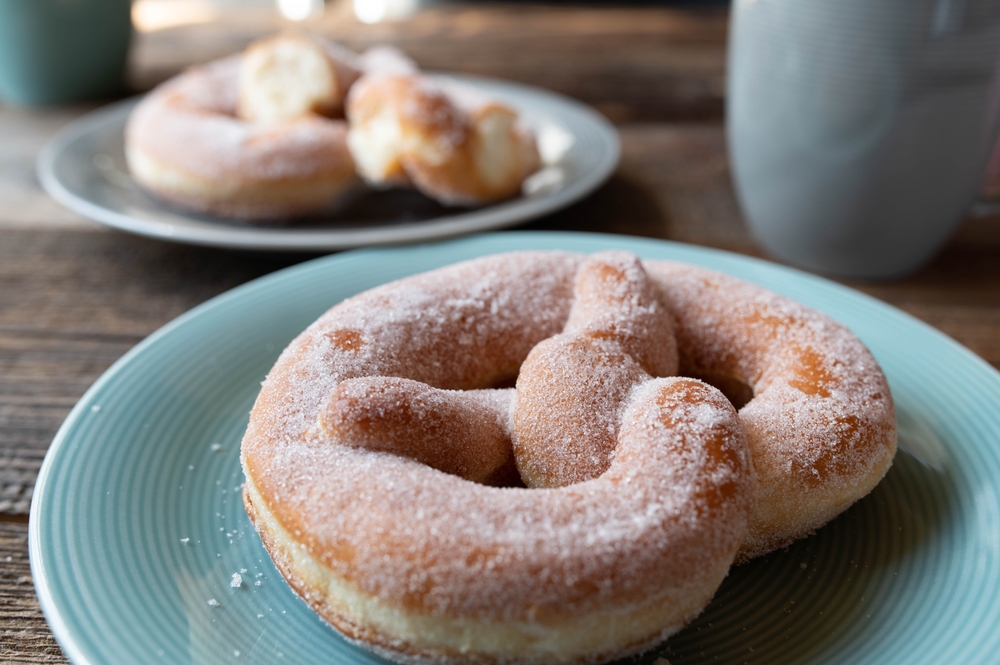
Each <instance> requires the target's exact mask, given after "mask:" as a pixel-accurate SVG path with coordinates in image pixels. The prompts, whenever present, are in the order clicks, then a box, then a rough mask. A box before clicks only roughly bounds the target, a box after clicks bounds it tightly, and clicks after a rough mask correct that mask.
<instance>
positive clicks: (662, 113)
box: [0, 3, 1000, 663]
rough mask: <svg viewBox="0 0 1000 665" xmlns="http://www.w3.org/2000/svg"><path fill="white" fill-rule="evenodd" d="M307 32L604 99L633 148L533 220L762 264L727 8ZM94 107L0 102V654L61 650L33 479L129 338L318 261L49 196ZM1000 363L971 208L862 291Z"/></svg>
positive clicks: (538, 10)
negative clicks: (957, 225)
mask: <svg viewBox="0 0 1000 665" xmlns="http://www.w3.org/2000/svg"><path fill="white" fill-rule="evenodd" d="M335 7H336V9H335V10H334V11H333V12H332V13H331V14H329V15H328V16H326V17H324V18H323V19H322V20H320V21H318V22H315V23H314V24H312V25H311V27H312V28H313V29H316V30H318V31H319V32H322V33H324V34H327V35H330V36H333V37H337V38H339V39H342V40H343V41H345V42H346V43H347V44H348V45H350V46H352V47H355V48H360V47H363V46H365V45H368V44H372V43H379V42H391V43H395V44H397V45H399V46H401V47H402V48H404V49H406V50H407V51H408V52H409V53H411V54H412V55H413V56H414V57H415V58H416V59H417V60H418V61H419V62H420V64H422V65H423V66H425V67H427V68H433V69H449V70H458V71H461V72H465V73H471V74H479V75H486V76H497V77H504V78H509V79H513V80H517V81H523V82H526V83H531V84H535V85H540V86H544V87H547V88H551V89H553V90H557V91H559V92H562V93H565V94H567V95H570V96H573V97H576V98H577V99H580V100H582V101H584V102H587V103H590V104H592V105H594V106H595V107H596V108H598V109H599V110H600V111H601V112H603V113H604V114H605V115H607V116H608V117H609V118H611V119H612V120H613V121H614V122H615V123H616V124H617V126H618V129H619V131H620V133H621V137H622V141H623V146H624V154H623V158H622V163H621V167H620V168H619V170H618V172H617V173H616V174H615V176H614V177H613V178H612V179H611V180H610V181H609V182H608V183H607V184H606V185H605V186H604V187H603V188H601V189H600V190H599V191H598V192H597V193H595V194H594V195H593V196H591V197H589V198H588V199H586V200H585V201H583V202H581V203H579V204H577V205H575V206H573V207H572V208H570V209H568V210H565V211H563V212H560V213H557V214H554V215H551V216H549V217H547V218H544V219H542V220H538V221H536V222H532V223H530V224H526V225H525V226H524V227H522V228H529V229H566V230H586V231H604V232H611V233H622V234H630V235H641V236H649V237H655V238H667V239H670V240H678V241H683V242H690V243H696V244H699V245H705V246H709V247H716V248H721V249H726V250H730V251H735V252H740V253H744V254H750V255H757V256H760V255H762V253H761V252H760V250H759V249H758V248H757V247H756V246H755V244H754V242H753V240H752V238H751V237H750V236H749V234H748V233H747V231H746V229H745V227H744V224H743V220H742V219H741V215H740V211H739V209H738V207H737V204H736V201H735V199H734V196H733V191H732V186H731V183H730V179H729V171H728V163H727V158H726V150H725V141H724V134H723V130H722V113H723V92H724V61H725V39H726V27H727V15H726V13H725V12H724V11H723V10H720V9H712V8H708V9H706V8H700V9H665V8H655V7H640V8H630V9H608V8H599V7H595V6H593V5H585V6H583V7H572V6H568V5H559V6H557V7H547V8H545V7H528V6H526V5H513V6H506V7H505V6H495V5H482V4H479V5H474V6H473V7H471V8H470V7H465V6H461V5H452V4H446V5H432V6H431V7H430V8H428V9H425V10H423V11H421V12H420V13H418V14H417V15H416V16H414V17H413V18H412V19H411V20H409V21H407V22H404V23H392V24H380V25H375V26H363V25H361V24H359V23H357V22H355V21H354V20H353V19H352V18H351V17H350V16H349V15H348V14H347V13H346V11H345V10H344V9H343V8H344V7H346V4H345V3H341V4H340V5H335ZM280 26H281V21H280V20H278V19H277V18H276V17H274V16H271V15H262V14H252V15H247V14H242V15H238V16H235V15H234V16H224V17H223V18H222V19H220V20H219V21H216V22H213V23H208V24H201V25H193V26H187V27H181V28H174V29H170V30H164V31H159V32H153V33H148V34H141V35H139V36H138V38H137V43H136V47H135V49H134V53H133V56H134V57H133V67H132V75H131V79H132V81H133V85H134V87H135V88H136V89H140V90H141V89H146V88H148V87H149V86H151V85H153V84H155V83H157V82H159V81H161V80H163V79H164V78H166V77H168V76H170V75H173V74H174V73H176V72H177V71H178V70H180V69H181V68H182V67H184V66H186V65H188V64H192V63H195V62H199V61H204V60H207V59H209V58H212V57H216V56H219V55H223V54H225V53H229V52H232V51H236V50H238V49H240V48H241V47H242V46H243V45H245V44H246V43H247V42H249V41H250V40H252V39H254V38H256V37H258V36H260V35H263V34H266V33H268V32H270V31H272V30H274V29H275V28H278V27H280ZM92 108H94V105H81V106H71V107H58V108H47V109H33V110H24V109H15V108H9V107H3V106H0V660H2V661H3V662H20V663H41V662H63V661H64V658H63V656H62V653H61V652H60V650H59V647H58V645H57V644H56V643H55V641H54V639H53V638H52V636H51V633H49V631H48V628H47V626H46V624H45V621H44V619H43V617H42V615H41V613H40V611H39V609H38V602H37V599H36V597H35V593H34V588H33V586H32V580H31V574H30V571H29V567H28V548H27V531H28V508H29V503H30V501H31V492H32V486H33V484H34V481H35V477H36V474H37V473H38V469H39V466H40V465H41V462H42V458H43V456H44V454H45V451H46V449H47V447H48V445H49V443H50V441H51V440H52V437H53V435H54V434H55V432H56V430H57V428H58V427H59V424H60V423H61V422H62V420H63V419H64V418H65V417H66V415H67V414H68V413H69V410H70V408H71V407H72V406H73V404H74V403H75V402H76V401H77V400H78V399H79V398H80V396H81V395H82V394H83V392H84V391H85V390H86V389H87V387H88V386H90V384H91V383H92V382H93V381H94V380H95V379H97V377H98V376H100V374H101V373H102V372H103V371H104V370H105V369H107V367H108V366H109V365H110V364H111V363H112V362H114V361H115V360H116V359H117V358H118V357H120V356H121V355H122V354H123V353H125V352H126V351H127V350H128V349H129V348H131V347H132V346H133V345H135V344H136V343H137V342H139V341H140V340H141V339H143V338H144V337H145V336H146V335H148V334H150V333H151V332H153V331H154V330H156V329H157V328H159V327H160V326H162V325H163V324H165V323H166V322H168V321H170V320H171V319H173V318H174V317H176V316H178V315H179V314H181V313H183V312H185V311H187V310H188V309H190V308H191V307H193V306H195V305H197V304H198V303H201V302H203V301H205V300H207V299H208V298H211V297H213V296H215V295H217V294H219V293H221V292H223V291H225V290H227V289H230V288H232V287H234V286H237V285H239V284H242V283H244V282H246V281H248V280H251V279H254V278H256V277H259V276H261V275H265V274H267V273H269V272H272V271H274V270H277V269H279V268H283V267H285V266H288V265H291V264H293V263H296V262H298V261H301V260H303V259H304V258H307V257H302V256H273V255H266V254H248V253H241V252H229V251H222V250H216V249H206V248H200V247H191V246H185V245H175V244H170V243H166V242H160V241H156V240H150V239H146V238H141V237H136V236H130V235H126V234H124V233H120V232H117V231H111V230H108V229H105V228H103V227H99V226H97V225H95V224H93V223H90V222H88V221H87V220H84V219H82V218H80V217H78V216H77V215H75V214H73V213H70V212H69V211H67V210H65V209H63V208H61V207H60V206H59V205H58V204H56V203H55V202H54V201H52V200H51V199H49V198H48V197H47V196H46V195H45V194H44V193H43V192H42V191H41V189H40V188H39V185H38V183H37V181H36V179H35V176H34V160H35V156H36V155H37V153H38V151H39V149H40V148H41V147H42V145H44V143H45V142H46V141H47V140H48V139H49V138H50V137H51V136H52V135H53V134H54V133H55V132H56V130H58V129H59V128H60V127H61V126H62V125H64V124H65V123H66V122H68V121H70V120H72V119H73V118H76V117H78V116H79V115H81V114H82V113H84V112H86V111H88V110H91V109H92ZM849 285H850V286H853V287H855V288H858V289H860V290H862V291H865V292H867V293H869V294H871V295H873V296H875V297H877V298H880V299H882V300H884V301H886V302H888V303H890V304H892V305H895V306H896V307H899V308H901V309H903V310H905V311H907V312H909V313H911V314H913V315H914V316H916V317H918V318H920V319H922V320H924V321H926V322H927V323H929V324H931V325H932V326H935V327H937V328H938V329H940V330H941V331H943V332H945V333H946V334H948V335H950V336H952V337H954V338H955V339H957V340H958V341H959V342H961V343H962V344H964V345H966V346H968V347H969V348H971V349H972V350H973V351H974V352H976V353H977V354H979V355H980V356H982V357H983V358H985V359H986V360H987V361H988V362H989V363H991V364H992V365H993V366H994V367H1000V219H997V218H994V219H979V220H969V221H967V222H966V223H964V225H963V226H962V227H961V229H960V230H959V231H958V232H957V233H956V234H955V236H954V237H953V238H952V239H951V241H950V242H949V243H948V245H947V246H946V247H945V248H944V250H943V251H942V252H941V253H940V254H939V255H938V256H937V258H936V259H935V260H934V261H933V262H932V263H931V264H930V265H928V266H926V267H925V268H924V269H923V270H921V271H919V272H918V273H916V274H914V275H912V276H910V277H908V278H906V279H901V280H896V281H889V282H880V283H854V282H850V283H849Z"/></svg>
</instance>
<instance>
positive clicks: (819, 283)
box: [28, 231, 1000, 665]
mask: <svg viewBox="0 0 1000 665" xmlns="http://www.w3.org/2000/svg"><path fill="white" fill-rule="evenodd" d="M491 238H505V239H508V240H512V241H513V242H514V243H517V244H521V245H524V247H522V249H525V250H530V249H533V245H536V244H538V243H540V242H541V243H544V242H546V241H548V240H553V241H554V240H557V239H560V240H562V239H567V238H570V239H580V240H581V241H583V242H600V241H601V240H602V239H603V240H605V241H607V242H610V243H615V242H622V241H624V242H626V243H629V244H632V245H634V246H636V247H640V248H650V249H653V248H655V247H657V246H665V247H667V248H668V249H669V250H670V251H677V252H680V253H687V254H689V256H688V257H685V258H683V259H670V260H678V261H689V260H690V261H692V262H694V261H696V260H697V259H699V258H707V257H711V258H721V259H722V260H724V261H733V262H735V263H736V264H740V263H743V264H745V265H747V266H748V267H750V268H753V269H760V268H762V269H765V270H767V271H772V270H777V273H778V274H785V275H788V276H790V277H793V278H795V279H797V280H804V281H805V282H806V283H807V284H808V285H809V286H811V287H817V288H821V289H828V290H829V291H830V292H833V293H836V294H837V295H838V296H846V297H849V298H852V299H860V300H861V301H863V302H865V303H866V304H867V305H869V306H873V307H875V308H878V309H882V310H883V311H885V312H887V313H890V314H892V315H893V316H900V317H902V319H903V320H904V321H906V323H907V325H908V326H914V327H915V328H917V329H919V330H920V331H921V333H923V334H928V333H929V334H931V336H932V337H933V339H934V341H935V343H940V344H945V345H947V346H949V347H950V348H951V350H952V351H953V352H957V353H959V354H960V355H961V356H963V357H964V359H965V360H966V361H971V362H972V363H974V364H975V365H977V366H978V367H979V368H980V369H981V370H985V371H986V372H987V373H988V374H990V375H991V379H992V380H993V381H994V382H995V383H996V385H997V386H1000V370H997V369H996V368H994V367H993V366H992V365H990V364H989V363H988V362H987V361H986V360H985V359H983V358H981V357H980V356H978V355H977V354H975V353H974V352H973V351H972V350H970V349H969V348H967V347H966V346H964V345H963V344H961V343H960V342H958V341H957V340H955V339H953V338H951V337H949V336H948V335H946V334H945V333H943V332H941V331H940V330H938V329H937V328H935V327H933V326H931V325H930V324H927V323H925V322H923V321H921V320H920V319H918V318H916V317H915V316H913V315H911V314H909V313H907V312H905V311H903V310H901V309H899V308H897V307H895V306H893V305H891V304H889V303H886V302H884V301H882V300H880V299H878V298H876V297H874V296H870V295H868V294H866V293H863V292H861V291H858V290H856V289H853V288H851V287H848V286H845V285H842V284H839V283H837V282H835V281H833V280H831V279H828V278H825V277H822V276H818V275H814V274H811V273H808V272H805V271H802V270H800V269H797V268H793V267H789V266H785V265H781V264H777V263H774V262H772V261H768V260H765V259H761V258H757V257H753V256H747V255H742V254H737V253H734V252H730V251H727V250H721V249H715V248H708V247H702V246H697V245H690V244H687V243H681V242H676V241H669V240H659V239H653V238H642V237H635V236H622V235H614V234H604V233H591V232H565V231H507V232H502V233H489V234H475V235H472V236H469V237H465V238H460V239H454V240H446V241H444V242H436V243H426V244H420V245H411V246H408V247H386V248H363V249H358V250H352V251H347V252H342V253H339V254H336V255H330V256H324V257H319V258H315V259H311V260H307V261H303V262H301V263H298V264H296V265H293V266H290V267H287V268H283V269H280V270H277V271H275V272H272V273H269V274H267V275H264V276H261V277H258V278H256V279H253V280H251V281H249V282H246V283H244V284H242V285H239V286H237V287H234V288H232V289H229V290H227V291H225V292H223V293H221V294H219V295H217V296H214V297H213V298H211V299H209V300H207V301H205V302H203V303H201V304H199V305H197V306H195V307H193V308H192V309H190V310H188V311H187V312H185V313H183V314H181V315H179V316H178V317H176V318H174V319H172V320H171V321H169V322H168V323H166V324H164V325H163V326H161V327H160V328H158V329H157V330H155V331H154V332H152V333H150V334H149V335H148V336H147V337H145V338H144V339H143V340H141V341H140V342H139V343H138V344H136V345H135V346H134V347H132V348H131V349H129V350H128V351H127V352H126V353H125V354H123V355H122V357H121V358H119V359H118V360H116V361H115V362H114V363H112V365H111V366H110V367H109V368H108V369H107V370H105V371H104V373H102V374H101V376H100V377H99V378H98V379H97V380H96V381H95V382H94V383H93V384H92V385H91V386H90V387H89V388H88V389H87V390H86V391H85V392H84V394H83V395H82V396H81V397H80V399H79V400H78V401H77V403H76V404H75V405H74V406H73V408H72V409H71V411H70V413H69V414H68V415H67V417H66V419H65V420H64V421H63V423H62V424H61V425H60V427H59V429H58V431H57V432H56V435H55V436H54V437H53V440H52V442H51V444H50V446H49V449H48V450H47V451H46V454H45V458H44V460H43V463H42V465H41V467H40V469H39V473H38V477H37V479H36V482H35V484H34V488H33V496H32V502H31V507H30V513H29V524H28V527H29V528H28V549H29V563H30V567H31V573H32V578H33V582H34V586H35V590H36V593H37V596H38V600H39V605H40V607H41V610H42V612H43V614H44V617H45V619H46V622H47V624H48V626H49V628H50V629H51V631H52V634H53V636H54V637H55V638H56V641H57V642H58V644H59V646H60V647H61V648H62V649H63V651H64V652H65V654H66V656H67V657H68V658H69V660H70V661H71V662H73V663H74V664H85V665H103V662H100V661H99V662H95V661H91V660H89V659H87V657H86V656H85V655H84V653H83V651H82V647H80V646H79V645H78V643H77V642H76V641H75V639H74V637H73V630H72V629H71V628H70V627H69V625H68V623H67V621H66V618H65V617H64V613H63V612H62V610H61V609H60V608H59V607H58V605H57V603H56V601H55V598H54V597H53V595H52V591H51V589H50V587H49V585H48V579H47V577H46V574H45V573H46V562H45V560H44V558H43V557H42V555H41V551H42V550H41V542H40V541H41V539H43V538H44V536H43V534H42V526H43V525H42V522H43V520H44V518H43V516H42V507H43V504H44V503H45V499H44V496H45V494H46V488H47V486H48V484H49V482H50V477H51V475H52V473H53V466H54V465H55V458H56V457H57V456H58V454H59V453H58V451H59V450H60V449H61V448H62V447H64V446H66V445H69V442H70V441H71V439H70V438H69V433H70V430H71V429H72V428H73V427H74V426H75V425H76V421H77V420H79V419H80V417H81V415H83V414H85V413H86V411H87V409H88V408H89V407H90V403H91V401H92V399H93V396H94V395H96V394H97V393H98V392H99V391H100V390H101V388H102V387H103V386H104V385H105V384H107V383H109V382H111V381H113V380H115V378H116V376H117V375H118V374H119V373H120V372H121V371H123V370H124V369H125V368H126V367H127V366H128V365H129V364H130V363H131V362H132V361H133V359H134V358H135V357H136V356H138V355H140V354H144V353H146V351H147V349H148V348H149V347H151V346H153V345H155V344H156V343H157V342H158V340H159V339H161V338H162V337H164V336H167V335H169V334H171V333H172V332H173V331H174V330H175V329H177V328H179V327H181V326H183V325H185V324H186V323H187V322H188V321H189V320H191V319H194V318H197V317H199V316H201V315H202V314H203V313H205V312H208V311H212V310H214V309H216V308H217V307H219V306H221V305H224V304H225V303H227V302H229V301H231V300H234V299H237V298H241V297H244V294H245V293H246V292H253V291H256V290H258V289H261V288H266V287H267V286H268V285H269V284H271V283H274V282H280V281H283V280H285V279H289V278H291V277H292V276H293V275H296V274H298V273H304V272H308V271H312V270H325V269H327V268H326V266H327V264H333V263H341V262H350V261H355V260H364V259H365V258H366V257H368V256H375V255H378V254H382V253H391V252H397V251H403V252H411V251H426V250H427V249H434V248H435V247H436V246H439V245H449V246H457V245H460V244H462V243H488V242H489V240H490V239H491ZM503 251H516V250H509V249H505V250H503ZM568 251H587V250H579V249H570V250H568ZM489 253H491V252H489V251H485V252H481V253H480V254H478V255H486V254H489ZM462 260H466V259H462ZM713 269H714V270H718V271H720V272H726V270H725V269H720V268H717V267H716V268H713ZM739 279H744V280H747V281H753V278H752V277H745V276H740V277H739Z"/></svg>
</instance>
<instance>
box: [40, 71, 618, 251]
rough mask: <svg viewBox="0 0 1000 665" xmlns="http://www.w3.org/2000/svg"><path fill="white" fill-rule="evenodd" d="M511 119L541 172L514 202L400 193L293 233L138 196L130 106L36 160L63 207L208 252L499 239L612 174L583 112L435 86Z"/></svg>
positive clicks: (528, 93) (345, 207) (111, 109)
mask: <svg viewBox="0 0 1000 665" xmlns="http://www.w3.org/2000/svg"><path fill="white" fill-rule="evenodd" d="M442 78H450V79H453V80H457V81H461V82H463V83H465V84H467V85H471V86H473V87H475V88H477V89H478V90H481V91H482V92H483V93H485V94H487V95H489V96H492V97H495V98H497V99H500V100H502V101H505V102H506V103H508V104H510V105H511V106H513V107H514V108H516V109H518V110H519V111H520V113H521V115H522V117H523V118H524V120H525V121H526V122H527V123H528V124H529V126H531V127H532V128H533V129H534V130H535V131H536V134H537V136H538V142H539V149H540V152H541V153H542V160H543V162H544V168H543V169H542V171H540V172H539V173H536V174H535V175H533V176H532V177H531V178H529V179H528V181H527V182H526V183H525V187H524V191H525V193H524V194H522V196H520V197H518V198H515V199H511V200H509V201H504V202H502V203H497V204H494V205H490V206H485V207H482V208H473V209H469V208H446V207H444V206H441V205H438V204H437V203H434V202H433V201H431V200H430V199H428V198H426V197H424V196H422V195H420V194H417V193H415V192H409V191H401V190H395V191H388V192H365V193H360V194H358V195H357V196H353V197H349V198H348V200H346V201H342V202H341V203H340V204H338V205H337V206H336V207H331V208H330V209H329V210H327V211H324V212H323V213H320V214H318V215H314V216H313V217H310V218H307V219H305V220H301V221H299V222H297V223H295V224H293V225H287V224H285V225H276V226H260V225H253V226H251V225H248V224H243V223H239V222H233V221H230V220H224V219H218V218H214V217H208V216H203V215H198V214H195V213H191V212H187V211H183V210H180V209H177V208H173V207H171V206H168V205H166V204H164V203H162V202H160V201H158V200H156V199H154V198H153V197H151V196H149V195H148V194H146V193H145V192H143V191H142V190H140V189H139V188H138V187H137V186H136V185H135V183H134V182H133V181H132V178H131V176H129V173H128V167H127V166H126V164H125V154H124V138H123V132H124V129H125V122H126V120H127V118H128V114H129V112H130V111H131V110H132V107H133V106H134V105H135V104H136V102H137V100H136V99H130V100H125V101H123V102H119V103H117V104H112V105H111V106H107V107H105V108H102V109H98V110H97V111H94V112H93V113H90V114H89V115H86V116H84V117H83V118H80V119H79V120H77V121H75V122H73V123H71V124H70V125H68V126H67V127H66V128H65V129H63V130H62V131H61V132H60V133H59V134H58V135H56V137H55V138H53V139H52V141H51V142H50V143H49V144H48V145H47V146H46V147H45V148H44V149H43V150H42V152H41V153H40V154H39V157H38V176H39V179H40V180H41V182H42V185H43V186H44V187H45V190H46V191H47V192H48V193H49V194H50V195H51V196H52V197H53V198H55V199H56V200H58V201H59V202H60V203H62V204H63V205H65V206H66V207H68V208H70V209H72V210H74V211H76V212H78V213H80V214H81V215H83V216H84V217H89V218H90V219H93V220H95V221H98V222H101V223H103V224H107V225H109V226H113V227H115V228H118V229H122V230H124V231H130V232H132V233H138V234H141V235H146V236H151V237H154V238H161V239H164V240H173V241H176V242H185V243H192V244H197V245H211V246H216V247H230V248H240V249H254V250H274V251H328V250H337V249H348V248H353V247H364V246H369V245H388V244H400V243H409V242H418V241H427V240H436V239H440V238H447V237H452V236H458V235H464V234H467V233H475V232H478V231H486V230H491V229H499V228H504V227H507V226H512V225H514V224H518V223H521V222H525V221H527V220H529V219H533V218H535V217H540V216H542V215H545V214H548V213H550V212H553V211H555V210H558V209H560V208H563V207H565V206H567V205H569V204H571V203H573V202H574V201H577V200H578V199H580V198H582V197H584V196H586V195H587V194H589V193H590V192H591V191H593V190H594V189H596V188H597V187H598V186H600V184H601V183H603V182H604V181H605V180H606V179H607V178H608V176H610V175H611V173H612V172H613V171H614V169H615V167H616V166H617V164H618V158H619V155H620V146H619V141H618V134H617V132H616V131H615V129H614V127H613V126H612V125H611V124H610V123H609V122H608V121H607V120H605V119H604V118H603V117H602V116H600V115H599V114H597V113H596V112H595V111H593V110H592V109H590V108H588V107H587V106H585V105H583V104H580V103H578V102H575V101H573V100H571V99H569V98H567V97H563V96H562V95H558V94H555V93H552V92H548V91H546V90H541V89H539V88H533V87H530V86H525V85H518V84H515V83H509V82H505V81H497V80H492V79H483V78H473V77H459V76H447V77H445V76H442Z"/></svg>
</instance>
